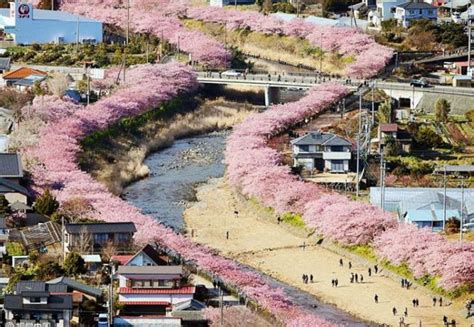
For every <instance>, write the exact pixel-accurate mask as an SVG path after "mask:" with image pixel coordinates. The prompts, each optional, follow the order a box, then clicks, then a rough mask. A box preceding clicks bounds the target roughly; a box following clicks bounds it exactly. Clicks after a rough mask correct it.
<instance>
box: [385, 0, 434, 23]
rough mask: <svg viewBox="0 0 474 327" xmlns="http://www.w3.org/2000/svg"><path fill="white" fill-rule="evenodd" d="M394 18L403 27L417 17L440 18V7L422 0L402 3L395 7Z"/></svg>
mask: <svg viewBox="0 0 474 327" xmlns="http://www.w3.org/2000/svg"><path fill="white" fill-rule="evenodd" d="M394 18H395V19H396V20H397V21H398V24H399V25H400V26H403V27H409V26H410V24H411V22H412V21H414V20H417V19H427V20H432V21H435V22H436V21H437V20H438V8H437V7H435V6H433V5H431V4H429V3H426V2H424V1H422V0H413V1H409V2H405V3H402V4H400V5H398V6H397V7H396V8H395V16H394Z"/></svg>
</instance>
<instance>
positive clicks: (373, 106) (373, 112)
mask: <svg viewBox="0 0 474 327" xmlns="http://www.w3.org/2000/svg"><path fill="white" fill-rule="evenodd" d="M374 89H375V80H373V81H372V126H373V125H374V124H375V103H374Z"/></svg>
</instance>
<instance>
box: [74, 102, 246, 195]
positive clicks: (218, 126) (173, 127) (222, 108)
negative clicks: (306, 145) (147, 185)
mask: <svg viewBox="0 0 474 327" xmlns="http://www.w3.org/2000/svg"><path fill="white" fill-rule="evenodd" d="M180 106H181V107H180V108H176V110H174V108H173V110H174V111H173V112H171V113H167V114H164V115H160V116H159V117H158V119H150V120H139V118H137V121H138V123H137V124H134V122H133V121H131V122H127V123H126V124H122V125H124V126H125V127H122V126H121V127H120V128H119V131H117V130H115V132H114V133H113V135H109V134H104V135H99V136H97V137H95V139H94V141H93V142H91V141H87V142H83V144H82V147H83V151H82V153H81V154H80V158H79V162H80V165H81V168H82V169H83V170H86V171H88V172H89V173H90V174H91V175H92V176H93V177H94V178H95V179H96V180H98V181H100V182H101V183H103V184H105V185H106V186H107V187H108V188H109V190H111V191H112V192H113V193H114V194H121V193H122V190H123V188H124V187H125V186H126V185H128V184H130V183H131V182H133V181H136V180H138V179H141V178H144V177H146V176H148V175H149V173H150V170H149V168H148V167H147V166H146V165H144V163H143V161H144V160H145V158H146V157H147V155H148V154H149V153H151V152H154V151H157V150H159V149H162V148H165V147H167V146H169V145H171V144H172V143H173V142H174V140H175V139H179V138H183V137H186V136H193V135H198V134H204V133H208V132H212V131H219V130H226V129H229V128H231V127H232V126H233V125H235V124H238V123H240V122H241V121H242V120H243V119H244V118H245V117H247V116H248V115H249V114H250V113H252V112H253V111H254V109H253V107H252V106H249V105H246V104H244V105H243V104H239V103H233V102H228V101H224V100H221V99H217V100H212V101H210V100H204V101H202V102H198V103H196V102H191V101H187V102H186V103H182V104H180ZM183 106H188V107H185V108H183ZM168 111H169V110H168ZM174 112H176V113H174ZM131 125H133V128H127V126H131ZM204 153H205V154H206V156H209V155H212V153H210V152H209V151H207V150H205V149H204V148H203V149H198V150H190V151H189V153H187V154H183V155H182V156H183V157H182V159H184V160H188V159H191V158H192V157H195V158H196V159H197V158H199V156H200V159H199V160H204V161H205V160H210V159H206V156H203V154H204ZM179 161H180V160H179V158H178V159H177V160H176V162H175V163H174V164H173V165H174V166H175V167H179V166H180V165H182V163H180V162H179Z"/></svg>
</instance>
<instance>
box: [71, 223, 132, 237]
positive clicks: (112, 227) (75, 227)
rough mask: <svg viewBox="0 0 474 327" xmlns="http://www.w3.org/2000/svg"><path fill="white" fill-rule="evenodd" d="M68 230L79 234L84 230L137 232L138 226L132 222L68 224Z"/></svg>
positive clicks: (93, 232)
mask: <svg viewBox="0 0 474 327" xmlns="http://www.w3.org/2000/svg"><path fill="white" fill-rule="evenodd" d="M65 228H66V231H67V232H68V233H70V234H79V233H81V232H82V231H83V230H85V231H86V232H87V233H92V234H97V233H135V232H136V231H137V228H136V227H135V224H134V223H132V222H118V223H92V224H86V223H84V224H80V223H79V224H66V226H65Z"/></svg>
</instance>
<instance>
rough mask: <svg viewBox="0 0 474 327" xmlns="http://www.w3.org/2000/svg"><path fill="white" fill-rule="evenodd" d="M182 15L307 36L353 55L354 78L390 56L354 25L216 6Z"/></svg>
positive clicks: (326, 48) (229, 25)
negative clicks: (324, 22)
mask: <svg viewBox="0 0 474 327" xmlns="http://www.w3.org/2000/svg"><path fill="white" fill-rule="evenodd" d="M182 14H183V13H182ZM185 15H186V16H187V17H190V18H193V19H198V20H202V21H205V22H212V23H218V24H225V26H226V28H229V29H232V30H239V29H248V30H252V31H256V32H261V33H265V34H279V35H288V36H294V37H298V38H302V39H307V40H308V41H309V42H310V43H311V44H313V45H314V46H315V47H321V48H322V49H323V50H324V51H329V52H335V53H338V54H339V55H343V56H353V57H354V58H355V61H354V62H353V63H351V64H349V65H348V67H347V70H346V74H347V75H348V76H352V77H355V78H366V77H372V76H374V75H376V74H377V73H378V72H379V71H380V70H381V69H383V68H384V67H385V65H386V64H387V62H388V61H389V60H390V58H391V57H392V55H393V51H392V50H391V49H390V48H387V47H385V46H382V45H380V44H377V43H376V42H375V40H374V39H373V38H372V37H371V36H369V35H368V34H366V33H364V32H363V31H361V30H360V29H357V28H349V27H335V26H323V25H314V24H311V23H308V22H306V21H305V20H303V19H302V18H295V19H293V20H291V21H290V22H285V21H283V20H281V19H278V18H277V17H274V16H268V15H264V14H262V13H259V12H255V11H241V10H236V9H223V8H218V7H192V6H190V7H188V8H187V9H186V11H185Z"/></svg>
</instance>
